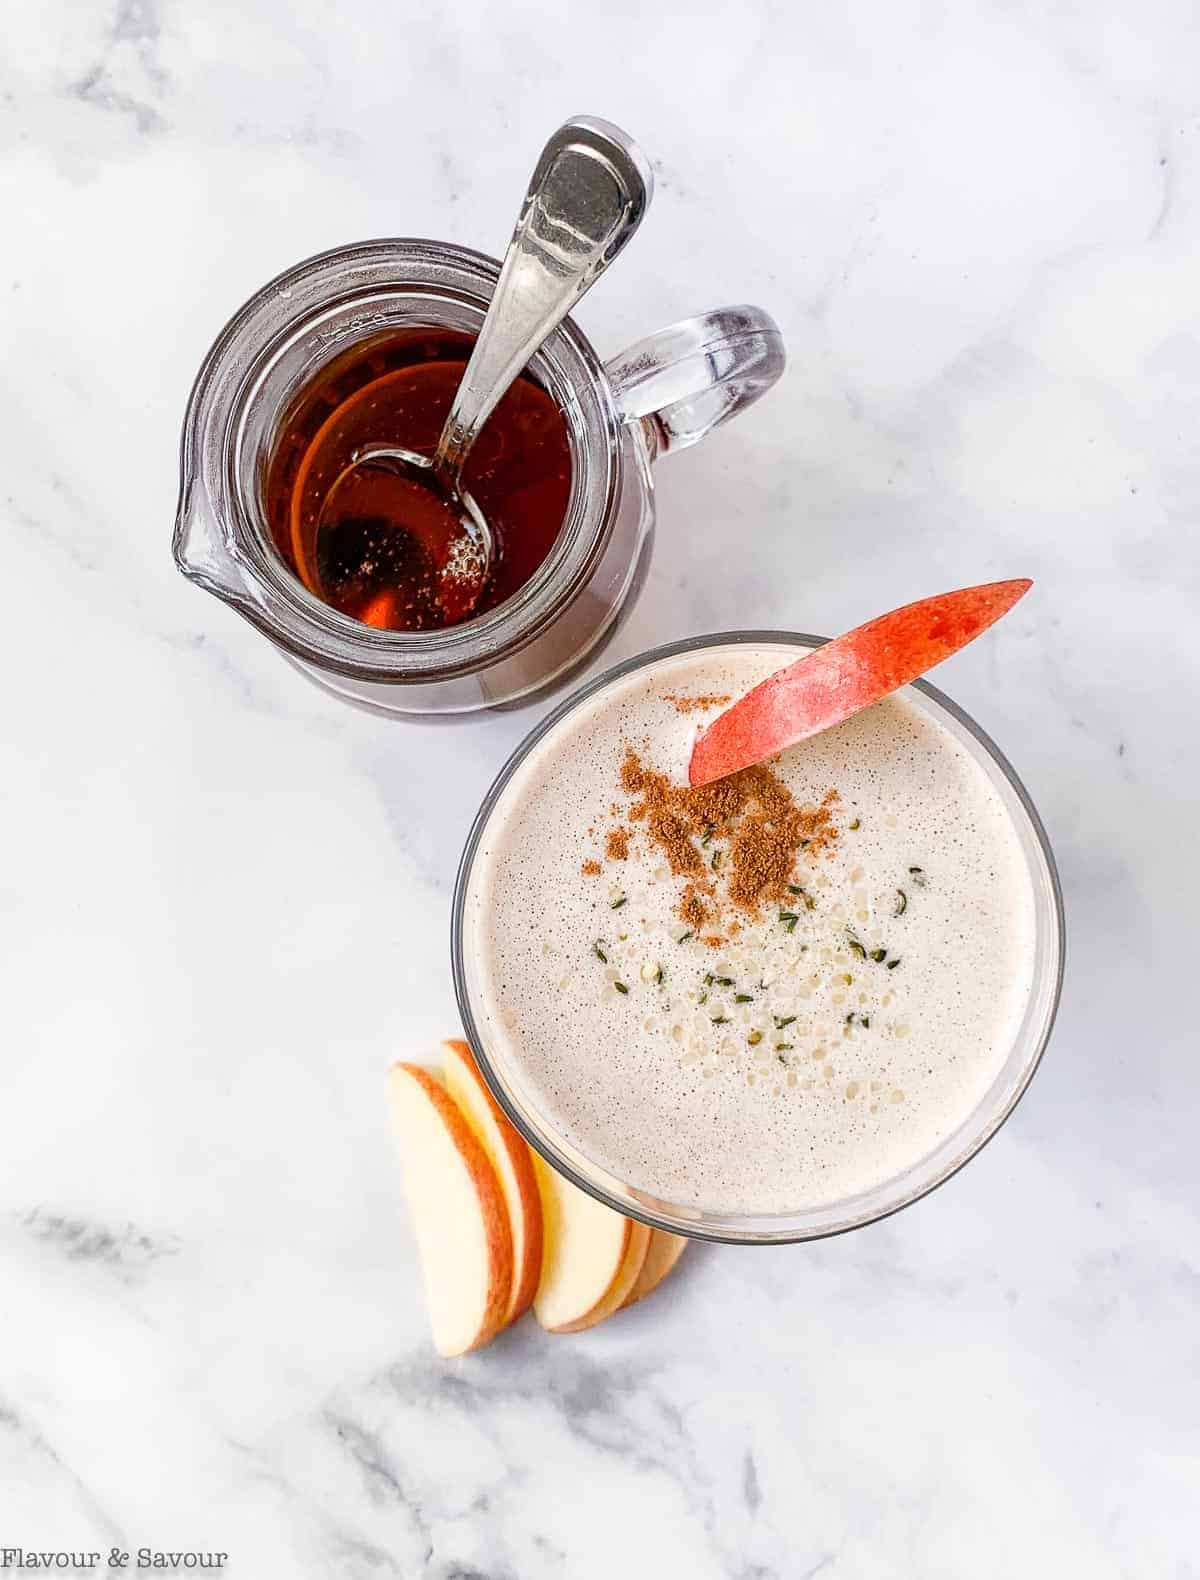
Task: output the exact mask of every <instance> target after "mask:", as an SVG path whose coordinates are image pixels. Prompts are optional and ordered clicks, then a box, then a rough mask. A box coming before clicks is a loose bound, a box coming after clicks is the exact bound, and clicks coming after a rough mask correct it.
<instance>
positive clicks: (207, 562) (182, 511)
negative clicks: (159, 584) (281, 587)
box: [171, 481, 247, 603]
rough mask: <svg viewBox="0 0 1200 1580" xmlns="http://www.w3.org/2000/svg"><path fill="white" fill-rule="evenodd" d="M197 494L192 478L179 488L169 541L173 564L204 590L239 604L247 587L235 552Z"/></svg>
mask: <svg viewBox="0 0 1200 1580" xmlns="http://www.w3.org/2000/svg"><path fill="white" fill-rule="evenodd" d="M196 496H197V489H196V487H195V484H194V481H191V482H188V483H185V484H184V486H183V488H182V489H181V490H180V494H179V509H178V511H177V513H176V516H175V535H174V537H173V538H172V540H171V553H172V555H173V556H174V559H175V564H176V565H177V566H178V567H179V569H180V570H181V571H182V572H183V574H184V575H185V576H186V577H187V578H188V580H189V581H193V582H195V583H196V585H197V586H198V587H203V588H204V589H205V591H206V592H210V593H214V594H215V595H216V596H217V597H218V598H223V599H225V600H226V602H228V603H240V602H242V601H243V600H244V599H245V596H246V590H247V587H246V578H245V576H244V575H243V573H242V568H241V566H240V564H239V563H238V558H237V555H236V553H235V552H234V550H233V548H232V547H231V546H230V544H229V543H228V542H227V541H226V539H225V536H224V534H223V533H222V531H221V529H220V526H219V525H218V524H217V522H216V520H215V519H214V518H213V516H212V514H211V513H210V512H209V511H208V510H207V509H206V508H205V507H204V505H203V503H202V502H201V501H200V500H199V499H198V498H197V497H196Z"/></svg>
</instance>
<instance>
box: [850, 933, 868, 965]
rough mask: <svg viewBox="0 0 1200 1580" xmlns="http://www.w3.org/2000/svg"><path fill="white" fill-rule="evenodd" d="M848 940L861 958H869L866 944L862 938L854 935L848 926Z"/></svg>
mask: <svg viewBox="0 0 1200 1580" xmlns="http://www.w3.org/2000/svg"><path fill="white" fill-rule="evenodd" d="M846 942H847V943H848V944H849V945H850V948H851V949H852V950H853V951H854V953H855V954H856V955H857V956H858V958H859V959H860V960H865V959H866V958H867V951H866V946H865V945H864V944H863V943H862V941H861V939H858V938H856V937H855V936H854V934H853V933H852V932H851V931H850V929H849V928H848V927H847V929H846Z"/></svg>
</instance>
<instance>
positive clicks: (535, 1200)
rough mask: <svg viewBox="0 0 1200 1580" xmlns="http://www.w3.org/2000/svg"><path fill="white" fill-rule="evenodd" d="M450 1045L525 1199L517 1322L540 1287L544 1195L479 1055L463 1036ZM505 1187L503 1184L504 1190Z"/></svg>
mask: <svg viewBox="0 0 1200 1580" xmlns="http://www.w3.org/2000/svg"><path fill="white" fill-rule="evenodd" d="M443 1046H445V1047H446V1048H450V1049H453V1051H454V1053H455V1054H456V1055H457V1057H458V1058H459V1059H460V1060H461V1061H462V1063H463V1065H464V1066H465V1067H466V1070H467V1073H469V1074H470V1075H471V1076H472V1077H473V1078H474V1081H475V1084H476V1086H477V1087H478V1089H479V1091H480V1093H481V1094H482V1096H483V1099H484V1101H485V1102H486V1103H487V1105H488V1109H489V1111H490V1112H491V1115H492V1118H493V1119H494V1120H495V1122H496V1128H497V1130H498V1131H499V1139H500V1144H501V1145H502V1146H503V1147H504V1150H505V1153H506V1154H507V1157H508V1162H509V1166H510V1168H511V1169H512V1174H513V1179H514V1181H515V1184H516V1187H517V1192H518V1195H519V1196H520V1199H521V1218H522V1222H523V1223H524V1226H525V1237H524V1245H523V1253H524V1254H523V1257H522V1261H521V1265H520V1266H519V1267H517V1268H515V1269H514V1273H513V1289H512V1297H511V1299H510V1302H509V1307H508V1314H507V1316H506V1318H505V1322H506V1324H507V1323H510V1322H515V1321H516V1320H517V1318H518V1317H520V1316H522V1315H523V1314H524V1313H525V1312H526V1311H528V1309H529V1307H530V1306H531V1305H532V1304H533V1297H534V1294H535V1293H536V1291H537V1286H538V1278H539V1277H540V1275H541V1271H542V1198H541V1195H540V1194H539V1192H538V1186H537V1176H536V1175H535V1174H534V1172H533V1160H532V1159H531V1158H530V1156H529V1148H528V1146H527V1145H526V1143H525V1141H524V1139H523V1138H522V1137H521V1136H519V1135H518V1134H517V1132H516V1131H515V1130H514V1129H513V1127H512V1125H511V1124H510V1123H509V1120H508V1118H507V1116H506V1115H505V1113H504V1110H503V1109H502V1108H501V1107H500V1104H499V1103H498V1102H497V1101H496V1099H495V1098H494V1097H493V1096H492V1090H491V1087H490V1086H489V1085H488V1084H487V1082H486V1081H485V1080H484V1078H483V1076H482V1075H480V1073H479V1067H478V1065H477V1064H476V1063H475V1055H474V1054H473V1053H472V1052H471V1049H470V1047H469V1045H468V1044H467V1043H465V1042H464V1041H463V1040H462V1038H461V1037H448V1038H447V1039H446V1041H445V1043H444V1045H443ZM503 1189H504V1187H503V1185H501V1191H503ZM513 1241H514V1251H515V1248H516V1235H515V1234H514V1235H513Z"/></svg>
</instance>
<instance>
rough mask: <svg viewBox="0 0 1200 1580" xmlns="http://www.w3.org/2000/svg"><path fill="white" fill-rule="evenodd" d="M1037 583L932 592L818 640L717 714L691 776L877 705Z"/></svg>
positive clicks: (712, 773)
mask: <svg viewBox="0 0 1200 1580" xmlns="http://www.w3.org/2000/svg"><path fill="white" fill-rule="evenodd" d="M1032 586H1033V583H1032V582H1030V581H1026V580H1024V579H1022V580H1019V581H1008V582H988V583H986V584H985V585H983V586H982V587H964V588H962V589H961V590H960V591H959V592H951V593H942V594H940V595H939V596H938V597H936V598H923V599H922V600H921V601H920V602H919V603H910V604H905V606H904V607H903V608H902V609H893V610H892V612H891V614H884V615H880V616H879V617H878V619H875V620H868V621H867V623H866V625H860V626H856V627H855V629H854V630H853V631H847V632H846V633H845V635H844V636H838V637H835V638H834V639H833V641H832V642H826V643H825V645H824V646H823V647H818V648H814V649H813V651H812V652H811V653H806V654H805V655H804V657H803V658H800V659H797V660H796V662H795V663H794V664H788V665H787V666H786V667H785V668H783V669H781V670H778V671H777V672H776V673H775V674H774V675H769V676H768V677H767V679H766V680H764V681H763V682H762V683H761V684H760V685H757V686H755V687H754V689H753V690H752V691H748V692H747V693H746V695H745V696H744V697H742V698H740V699H739V700H738V701H737V702H735V703H734V704H733V706H732V707H731V708H726V710H725V712H724V713H722V714H719V715H718V716H717V717H716V718H715V719H714V720H713V721H712V723H711V724H710V725H709V726H708V728H707V729H706V730H705V731H704V733H703V734H702V735H701V736H700V738H699V740H698V741H697V742H696V744H695V746H694V747H693V749H692V760H691V763H690V765H689V768H688V778H689V779H690V781H691V783H692V784H694V785H706V784H710V783H711V782H712V781H713V780H714V779H723V778H724V777H725V775H726V774H732V773H736V772H737V770H738V769H739V768H748V767H749V766H750V765H751V763H761V762H762V761H763V759H764V758H766V757H773V756H774V755H775V753H776V752H781V751H783V749H784V748H785V747H787V746H794V745H795V744H796V742H797V741H803V740H806V739H807V738H808V737H809V736H810V735H817V734H819V733H820V731H821V730H828V729H830V728H831V727H832V726H833V725H835V724H840V723H841V722H842V720H843V719H848V718H849V717H850V716H851V714H854V713H860V712H861V711H862V709H863V708H869V707H870V706H871V704H872V703H874V702H878V701H879V700H880V698H882V697H886V696H887V695H888V694H889V693H890V692H893V691H896V690H898V689H899V688H900V687H901V686H906V685H907V684H908V682H909V681H910V680H915V679H916V678H917V676H918V675H923V674H924V673H925V671H926V670H928V669H932V668H933V666H934V665H935V664H940V663H941V662H942V660H943V659H944V658H949V657H950V655H951V653H956V652H957V651H958V649H959V648H960V647H965V646H966V644H967V643H968V642H970V641H973V640H974V638H975V637H977V636H978V635H979V633H980V632H981V631H985V630H986V629H987V628H988V626H989V625H991V624H992V623H993V621H996V620H998V619H999V618H1000V616H1001V615H1002V614H1006V613H1007V612H1008V610H1009V609H1011V608H1012V606H1013V604H1015V603H1016V601H1017V599H1018V598H1021V597H1023V596H1024V595H1025V594H1026V593H1027V592H1028V591H1029V589H1030V587H1032Z"/></svg>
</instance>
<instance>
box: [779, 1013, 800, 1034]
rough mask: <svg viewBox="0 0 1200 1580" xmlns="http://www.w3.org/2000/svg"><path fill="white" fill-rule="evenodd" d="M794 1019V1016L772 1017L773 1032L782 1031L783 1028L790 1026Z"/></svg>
mask: <svg viewBox="0 0 1200 1580" xmlns="http://www.w3.org/2000/svg"><path fill="white" fill-rule="evenodd" d="M795 1018H796V1017H795V1016H794V1015H775V1016H774V1017H773V1019H774V1021H775V1030H776V1031H782V1030H783V1028H784V1027H785V1026H790V1025H791V1024H792V1022H793V1021H794V1020H795Z"/></svg>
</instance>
